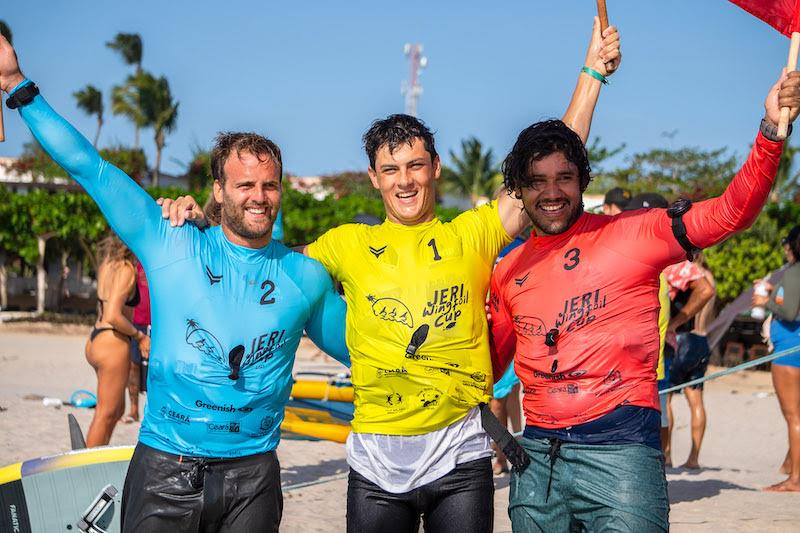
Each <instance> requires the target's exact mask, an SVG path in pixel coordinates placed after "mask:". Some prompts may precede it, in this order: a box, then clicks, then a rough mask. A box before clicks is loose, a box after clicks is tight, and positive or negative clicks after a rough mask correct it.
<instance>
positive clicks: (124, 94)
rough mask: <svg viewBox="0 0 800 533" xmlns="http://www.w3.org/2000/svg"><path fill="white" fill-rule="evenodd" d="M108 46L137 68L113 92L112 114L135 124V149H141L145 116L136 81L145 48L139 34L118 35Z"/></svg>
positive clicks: (140, 69)
mask: <svg viewBox="0 0 800 533" xmlns="http://www.w3.org/2000/svg"><path fill="white" fill-rule="evenodd" d="M106 46H107V47H108V48H110V49H112V50H115V51H117V52H119V54H120V56H122V60H123V61H124V62H125V64H126V65H132V66H135V67H136V71H135V73H134V74H133V75H131V76H128V79H127V81H126V82H125V83H124V84H123V85H117V86H115V87H113V88H112V90H111V112H112V113H114V114H115V115H122V116H124V117H126V118H127V119H128V120H130V121H131V122H133V128H134V137H133V147H134V148H139V130H140V129H141V128H143V127H144V114H143V113H142V110H141V104H140V98H139V92H138V86H137V85H136V83H135V82H136V80H137V79H138V78H139V77H140V76H141V74H142V56H143V54H144V46H143V45H142V38H141V37H140V36H139V34H137V33H118V34H116V35H115V36H114V40H112V41H109V42H107V43H106Z"/></svg>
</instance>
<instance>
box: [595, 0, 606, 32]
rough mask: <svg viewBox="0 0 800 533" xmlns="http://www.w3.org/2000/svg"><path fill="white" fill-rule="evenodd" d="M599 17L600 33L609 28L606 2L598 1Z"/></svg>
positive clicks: (604, 0) (603, 0)
mask: <svg viewBox="0 0 800 533" xmlns="http://www.w3.org/2000/svg"><path fill="white" fill-rule="evenodd" d="M597 16H599V17H600V33H601V34H602V33H603V32H604V31H605V30H606V28H608V11H606V0H597Z"/></svg>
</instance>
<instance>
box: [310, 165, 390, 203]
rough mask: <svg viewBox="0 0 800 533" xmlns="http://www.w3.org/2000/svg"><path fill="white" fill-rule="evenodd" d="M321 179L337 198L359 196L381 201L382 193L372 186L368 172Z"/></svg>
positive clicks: (341, 174)
mask: <svg viewBox="0 0 800 533" xmlns="http://www.w3.org/2000/svg"><path fill="white" fill-rule="evenodd" d="M321 179H322V182H323V183H325V186H326V187H330V188H331V189H332V190H333V196H334V197H335V198H344V197H345V196H352V195H357V196H363V197H365V198H372V199H373V200H380V199H381V193H380V192H379V191H378V189H376V188H375V187H373V186H372V182H371V181H370V179H369V174H367V173H366V172H360V171H355V170H350V171H346V172H339V173H338V174H330V175H327V176H322V178H321Z"/></svg>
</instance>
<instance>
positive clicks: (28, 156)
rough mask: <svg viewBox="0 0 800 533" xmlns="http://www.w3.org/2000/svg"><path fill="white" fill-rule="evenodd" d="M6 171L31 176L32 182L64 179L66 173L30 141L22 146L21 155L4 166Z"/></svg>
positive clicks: (37, 145)
mask: <svg viewBox="0 0 800 533" xmlns="http://www.w3.org/2000/svg"><path fill="white" fill-rule="evenodd" d="M6 168H7V170H9V171H11V172H13V173H16V174H18V175H20V176H28V175H29V176H31V177H32V178H33V179H34V180H42V181H50V180H52V178H54V177H65V176H66V175H67V173H66V172H65V171H64V170H63V169H62V168H61V167H60V166H58V165H57V164H56V162H55V161H53V160H52V159H51V158H50V156H49V155H47V152H45V151H44V149H43V148H42V147H41V145H39V143H38V141H36V139H32V140H31V141H30V142H27V143H25V144H23V145H22V154H21V155H20V156H19V157H18V158H17V159H16V160H15V161H13V162H12V163H10V164H8V165H6Z"/></svg>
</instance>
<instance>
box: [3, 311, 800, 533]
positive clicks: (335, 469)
mask: <svg viewBox="0 0 800 533" xmlns="http://www.w3.org/2000/svg"><path fill="white" fill-rule="evenodd" d="M87 335H88V328H83V327H77V326H72V327H65V326H55V327H54V326H50V325H48V324H36V325H19V324H0V466H4V465H7V464H10V463H15V462H19V461H23V460H26V459H31V458H35V457H39V456H44V455H51V454H55V453H59V452H62V451H67V450H68V449H69V438H68V433H67V421H66V415H67V413H73V414H75V416H76V417H77V419H78V421H79V422H80V424H81V426H82V427H83V428H84V431H86V428H88V425H89V421H90V420H91V416H92V412H91V411H90V410H87V409H77V408H72V407H62V408H60V409H56V408H52V407H45V406H43V405H42V402H41V401H33V400H26V399H24V397H25V396H26V395H31V394H38V395H43V396H51V397H58V398H62V399H65V398H68V397H69V395H70V394H71V393H72V392H73V391H74V390H76V389H87V390H92V391H93V390H94V388H95V376H94V373H93V371H92V369H91V368H90V367H89V365H88V364H87V363H86V360H85V359H84V356H83V350H84V344H85V341H86V337H87ZM296 369H297V370H321V369H330V370H333V371H339V370H340V369H341V367H340V366H339V365H338V364H337V363H335V362H331V360H329V359H327V358H325V357H324V356H322V355H321V354H319V352H318V351H317V350H316V348H315V347H314V346H313V345H312V344H311V343H309V342H308V341H306V340H304V342H303V343H301V346H300V350H299V351H298V354H297V364H296ZM705 390H706V393H705V396H706V408H707V411H708V429H707V431H706V439H705V442H704V444H703V450H702V454H701V456H700V461H701V464H702V465H703V469H701V470H700V471H688V470H682V469H677V468H676V469H668V471H667V478H668V480H669V493H670V501H671V504H672V507H671V513H670V520H671V523H672V530H673V531H676V532H682V531H693V532H694V531H716V532H719V531H759V532H764V531H787V532H788V531H798V530H800V494H774V493H766V492H762V491H761V490H760V489H761V488H762V487H764V486H766V485H769V484H771V483H774V482H776V481H779V480H780V479H782V478H783V476H782V475H781V474H779V473H778V467H779V465H780V463H781V461H782V460H783V457H784V455H785V453H786V447H787V444H786V425H785V423H784V421H783V418H782V416H781V414H780V410H779V408H778V402H777V400H776V398H775V395H774V392H773V389H772V383H771V380H770V376H769V374H768V373H764V372H746V373H740V374H735V375H733V376H729V377H726V378H723V379H721V380H718V381H715V382H711V383H709V384H708V385H707V386H706V389H705ZM673 405H674V411H675V414H676V431H675V435H674V441H673V448H674V452H673V459H674V461H675V462H676V464H680V463H682V462H683V460H685V458H686V455H687V454H688V450H689V428H688V424H689V414H688V410H687V407H686V401H685V399H684V398H683V397H682V396H676V397H675V398H674V399H673ZM138 430H139V425H138V423H134V424H129V425H125V424H119V425H118V426H117V429H116V430H115V432H114V435H113V437H112V440H111V444H134V443H135V442H136V436H137V433H138ZM278 455H279V458H280V461H281V466H282V481H283V484H284V486H290V485H297V484H303V483H306V482H314V481H317V480H324V479H326V478H330V477H336V476H337V475H341V474H344V473H346V472H347V464H346V462H345V453H344V445H342V444H336V443H331V442H310V441H298V440H284V441H283V442H282V443H281V445H280V447H279V448H278ZM508 479H509V478H508V477H507V476H506V477H498V478H496V488H497V490H496V493H495V531H498V532H501V531H511V523H510V521H509V519H508V515H507V513H506V507H507V502H508ZM346 489H347V481H346V480H345V479H334V480H330V481H327V482H324V483H320V484H316V485H312V486H305V487H301V488H296V489H293V490H289V491H287V492H285V493H284V499H285V502H284V514H283V522H282V528H281V529H282V530H283V531H289V532H295V531H297V532H300V531H303V532H307V531H344V529H345V499H346Z"/></svg>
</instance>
